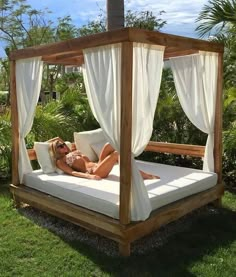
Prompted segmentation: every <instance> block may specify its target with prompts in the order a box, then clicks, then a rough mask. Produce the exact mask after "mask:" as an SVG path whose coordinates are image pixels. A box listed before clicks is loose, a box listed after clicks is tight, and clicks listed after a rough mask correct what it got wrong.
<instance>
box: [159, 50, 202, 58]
mask: <svg viewBox="0 0 236 277" xmlns="http://www.w3.org/2000/svg"><path fill="white" fill-rule="evenodd" d="M196 53H199V51H196V50H182V51H177V49H176V50H175V51H171V52H167V51H165V53H164V59H169V58H173V57H181V56H186V55H193V54H196Z"/></svg>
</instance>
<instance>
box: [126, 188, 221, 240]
mask: <svg viewBox="0 0 236 277" xmlns="http://www.w3.org/2000/svg"><path fill="white" fill-rule="evenodd" d="M223 191H224V190H223V185H222V184H218V185H216V186H215V187H213V188H212V189H209V190H207V191H203V192H200V193H198V194H194V195H192V196H189V197H187V198H184V199H181V200H179V201H176V202H174V203H171V204H169V205H167V206H164V207H162V208H160V209H158V210H156V211H154V212H153V213H152V214H151V216H150V218H148V219H147V220H146V221H142V222H139V223H134V224H132V223H131V224H130V225H128V226H127V227H126V231H125V234H126V235H125V238H126V240H127V241H130V242H132V241H134V240H137V239H139V238H141V237H143V236H145V235H147V234H150V233H151V232H153V231H154V230H157V229H159V228H160V227H161V226H163V225H166V224H168V223H170V222H172V221H175V220H177V219H179V218H180V217H182V216H184V215H186V214H188V213H190V212H191V211H193V210H196V209H198V208H200V207H203V206H205V205H206V204H208V203H211V202H213V201H214V200H216V199H218V198H220V197H221V196H222V194H223Z"/></svg>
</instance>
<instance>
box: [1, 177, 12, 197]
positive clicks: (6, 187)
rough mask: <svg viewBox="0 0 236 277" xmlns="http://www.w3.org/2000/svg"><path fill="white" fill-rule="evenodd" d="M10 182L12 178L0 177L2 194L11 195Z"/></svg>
mask: <svg viewBox="0 0 236 277" xmlns="http://www.w3.org/2000/svg"><path fill="white" fill-rule="evenodd" d="M9 184H10V180H1V179H0V195H5V196H9V198H10V197H11V196H10V190H9Z"/></svg>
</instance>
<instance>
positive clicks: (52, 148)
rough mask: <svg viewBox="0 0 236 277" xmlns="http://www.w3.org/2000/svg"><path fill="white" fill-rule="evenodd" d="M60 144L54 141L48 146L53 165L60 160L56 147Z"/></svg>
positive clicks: (58, 141)
mask: <svg viewBox="0 0 236 277" xmlns="http://www.w3.org/2000/svg"><path fill="white" fill-rule="evenodd" d="M60 143H61V141H60V140H55V141H53V142H51V143H50V145H49V154H50V157H51V160H52V162H53V163H54V164H56V161H57V160H58V159H59V158H60V154H59V153H58V152H57V146H58V144H60Z"/></svg>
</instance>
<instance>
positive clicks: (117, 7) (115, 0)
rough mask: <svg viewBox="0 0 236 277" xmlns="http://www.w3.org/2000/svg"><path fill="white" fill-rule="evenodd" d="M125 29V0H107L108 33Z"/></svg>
mask: <svg viewBox="0 0 236 277" xmlns="http://www.w3.org/2000/svg"><path fill="white" fill-rule="evenodd" d="M123 27H124V0H107V31H110V30H114V29H120V28H123Z"/></svg>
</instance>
